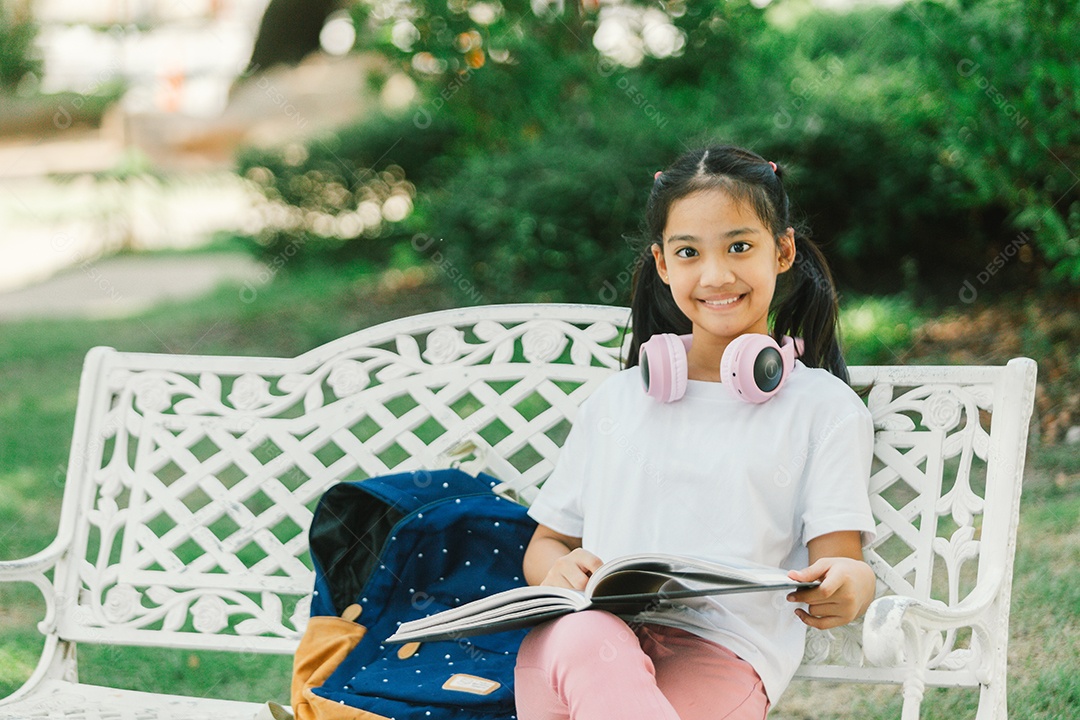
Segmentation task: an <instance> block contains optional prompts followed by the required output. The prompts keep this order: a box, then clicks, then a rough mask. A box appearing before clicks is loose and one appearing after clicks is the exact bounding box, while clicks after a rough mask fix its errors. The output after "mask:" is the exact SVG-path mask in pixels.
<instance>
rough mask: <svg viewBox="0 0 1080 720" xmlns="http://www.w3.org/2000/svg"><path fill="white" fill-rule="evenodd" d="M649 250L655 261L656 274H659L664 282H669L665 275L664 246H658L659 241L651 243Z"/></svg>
mask: <svg viewBox="0 0 1080 720" xmlns="http://www.w3.org/2000/svg"><path fill="white" fill-rule="evenodd" d="M651 250H652V256H653V261H654V262H655V263H656V274H657V275H659V276H660V280H662V281H663V282H664V284H666V285H667V284H670V283H668V277H667V261H665V260H664V248H662V247H660V244H659V243H653V244H652V248H651Z"/></svg>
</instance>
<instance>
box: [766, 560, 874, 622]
mask: <svg viewBox="0 0 1080 720" xmlns="http://www.w3.org/2000/svg"><path fill="white" fill-rule="evenodd" d="M788 577H789V578H791V579H792V580H796V581H798V582H813V581H815V580H820V581H821V584H820V585H818V586H817V587H813V588H807V589H805V590H797V591H795V592H793V593H791V594H790V595H788V596H787V599H788V600H789V601H790V602H797V603H807V604H808V605H809V608H808V609H809V612H807V611H806V610H803V609H802V608H797V609H796V610H795V614H796V615H798V616H799V619H800V620H802V621H803V622H804V623H806V624H807V625H809V626H810V627H815V628H818V629H819V630H825V629H827V628H834V627H839V626H841V625H846V624H847V623H849V622H851V621H852V620H854V619H855V618H857V617H859V616H861V615H862V614H863V613H864V612H866V608H868V607H870V602H871V601H872V600H873V599H874V588H875V585H876V580H875V577H874V571H873V570H872V569H870V566H869V565H867V564H866V563H865V562H863V561H862V560H855V559H854V558H848V557H824V558H821V559H819V560H817V561H816V562H814V563H813V564H812V565H811V566H810V567H808V568H806V569H804V570H792V571H790V572H789V573H788Z"/></svg>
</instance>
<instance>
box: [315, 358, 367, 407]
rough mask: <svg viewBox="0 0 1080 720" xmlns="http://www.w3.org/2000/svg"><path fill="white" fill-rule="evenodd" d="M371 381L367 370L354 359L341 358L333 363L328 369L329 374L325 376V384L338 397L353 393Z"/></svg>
mask: <svg viewBox="0 0 1080 720" xmlns="http://www.w3.org/2000/svg"><path fill="white" fill-rule="evenodd" d="M370 382H371V378H370V376H368V373H367V370H364V366H363V365H361V364H360V363H358V362H356V361H355V360H342V361H341V362H339V363H335V364H334V367H333V368H331V369H330V375H329V377H327V378H326V384H327V385H329V386H330V389H331V390H333V391H334V394H335V395H337V396H338V397H339V398H343V397H348V396H349V395H355V394H356V393H358V392H360V391H361V390H363V389H364V388H366V387H367V386H368V383H370Z"/></svg>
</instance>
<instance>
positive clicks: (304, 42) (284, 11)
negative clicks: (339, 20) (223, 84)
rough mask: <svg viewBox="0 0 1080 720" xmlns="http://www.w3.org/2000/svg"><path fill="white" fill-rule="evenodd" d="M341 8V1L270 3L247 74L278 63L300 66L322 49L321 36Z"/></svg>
mask: <svg viewBox="0 0 1080 720" xmlns="http://www.w3.org/2000/svg"><path fill="white" fill-rule="evenodd" d="M337 6H338V2H337V0H270V4H269V5H267V6H266V12H265V13H263V18H262V22H261V23H259V34H258V35H257V36H256V38H255V47H254V48H253V49H252V51H251V61H250V62H249V63H248V68H247V71H246V72H245V75H249V74H252V73H256V72H261V71H263V70H266V69H267V68H268V67H270V66H271V65H276V64H278V63H288V64H289V65H296V64H297V63H299V62H300V61H301V60H303V59H304V58H305V57H306V56H307V55H308V53H311V52H313V51H315V50H318V49H319V33H320V32H321V31H322V28H323V25H324V24H325V23H326V18H327V17H329V15H330V13H332V12H333V11H334V10H335V9H336V8H337Z"/></svg>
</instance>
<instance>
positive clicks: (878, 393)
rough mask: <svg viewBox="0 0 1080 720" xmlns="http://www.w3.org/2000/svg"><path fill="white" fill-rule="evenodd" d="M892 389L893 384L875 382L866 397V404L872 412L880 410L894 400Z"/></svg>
mask: <svg viewBox="0 0 1080 720" xmlns="http://www.w3.org/2000/svg"><path fill="white" fill-rule="evenodd" d="M892 391H893V389H892V385H888V384H875V385H874V387H872V388H871V389H870V394H869V395H868V396H867V398H866V406H867V408H869V409H870V412H874V411H875V410H880V409H882V408H884V407H885V406H887V405H888V404H889V403H890V402H892Z"/></svg>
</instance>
